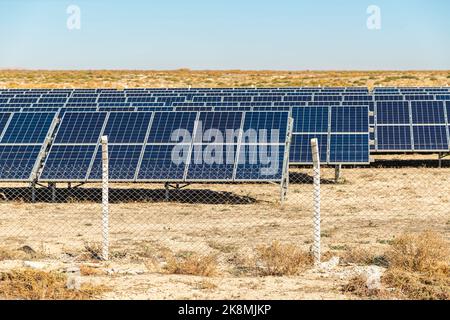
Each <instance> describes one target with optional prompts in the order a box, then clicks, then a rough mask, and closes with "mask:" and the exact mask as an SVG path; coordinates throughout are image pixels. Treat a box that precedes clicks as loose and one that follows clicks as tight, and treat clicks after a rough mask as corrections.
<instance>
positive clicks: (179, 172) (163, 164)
mask: <svg viewBox="0 0 450 320" xmlns="http://www.w3.org/2000/svg"><path fill="white" fill-rule="evenodd" d="M190 148H191V145H190V144H186V145H175V144H167V145H158V144H149V145H147V146H146V147H145V152H144V156H143V158H142V162H141V165H140V168H139V173H138V177H137V180H138V181H170V180H172V181H183V179H184V172H185V168H186V163H187V159H188V156H189V150H190Z"/></svg>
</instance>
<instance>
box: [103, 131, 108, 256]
mask: <svg viewBox="0 0 450 320" xmlns="http://www.w3.org/2000/svg"><path fill="white" fill-rule="evenodd" d="M102 178H103V179H102V235H103V246H102V259H103V260H105V261H107V260H109V186H108V179H109V165H108V137H107V136H103V137H102Z"/></svg>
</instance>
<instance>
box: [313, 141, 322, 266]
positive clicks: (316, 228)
mask: <svg viewBox="0 0 450 320" xmlns="http://www.w3.org/2000/svg"><path fill="white" fill-rule="evenodd" d="M311 151H312V157H313V163H314V218H313V224H314V243H313V254H314V264H315V265H316V266H318V265H319V264H320V241H321V239H320V237H321V231H320V155H319V142H318V140H317V139H316V138H315V139H311Z"/></svg>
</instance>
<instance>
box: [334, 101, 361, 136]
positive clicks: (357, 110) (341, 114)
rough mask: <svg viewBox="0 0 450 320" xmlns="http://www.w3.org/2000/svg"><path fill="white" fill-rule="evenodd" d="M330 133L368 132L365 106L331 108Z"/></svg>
mask: <svg viewBox="0 0 450 320" xmlns="http://www.w3.org/2000/svg"><path fill="white" fill-rule="evenodd" d="M331 132H334V133H336V132H349V133H350V132H352V133H353V132H359V133H367V132H369V110H368V107H367V106H362V107H358V106H342V107H332V108H331Z"/></svg>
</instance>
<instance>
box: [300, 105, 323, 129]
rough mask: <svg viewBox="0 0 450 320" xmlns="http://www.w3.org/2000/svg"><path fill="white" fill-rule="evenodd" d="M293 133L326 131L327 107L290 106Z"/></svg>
mask: <svg viewBox="0 0 450 320" xmlns="http://www.w3.org/2000/svg"><path fill="white" fill-rule="evenodd" d="M292 118H293V119H294V130H293V132H294V133H327V132H328V118H329V108H328V107H295V108H292Z"/></svg>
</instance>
